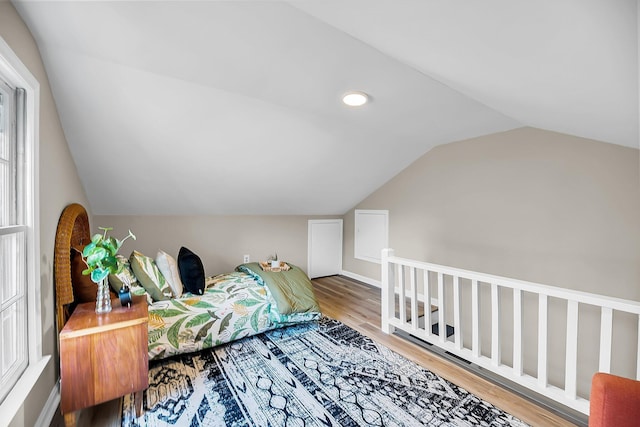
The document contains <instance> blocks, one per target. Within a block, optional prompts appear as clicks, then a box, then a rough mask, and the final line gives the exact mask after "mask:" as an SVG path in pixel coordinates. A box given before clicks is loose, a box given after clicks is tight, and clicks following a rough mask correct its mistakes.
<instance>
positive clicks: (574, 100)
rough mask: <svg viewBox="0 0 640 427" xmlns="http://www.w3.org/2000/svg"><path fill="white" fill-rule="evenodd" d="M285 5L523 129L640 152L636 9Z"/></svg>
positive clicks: (350, 2)
mask: <svg viewBox="0 0 640 427" xmlns="http://www.w3.org/2000/svg"><path fill="white" fill-rule="evenodd" d="M292 4H293V5H295V6H296V7H297V8H299V9H300V10H304V11H306V12H307V13H309V14H311V15H313V16H315V17H316V18H318V19H319V20H321V21H323V22H326V23H328V24H330V25H333V26H334V27H336V28H339V29H341V30H342V31H344V32H346V33H348V34H350V35H352V36H354V37H356V38H358V39H359V40H362V41H363V42H365V43H367V44H369V45H370V46H373V47H375V48H376V49H379V50H380V51H381V52H384V53H386V54H387V55H389V56H390V57H393V58H396V59H398V60H399V61H401V62H403V63H405V64H408V65H411V66H412V67H414V68H416V69H417V70H420V71H422V72H423V73H425V74H427V75H429V76H431V77H433V78H436V79H437V80H439V81H441V82H443V83H445V84H446V85H448V86H449V87H451V88H454V89H456V90H458V91H460V92H461V93H464V94H465V95H467V96H469V97H471V98H473V99H476V100H478V101H480V102H482V103H483V104H485V105H487V106H490V107H492V108H494V109H495V110H497V111H500V112H502V113H504V114H506V115H508V116H510V117H513V118H515V119H516V120H518V121H520V122H521V123H524V124H526V125H527V126H534V127H539V128H543V129H549V130H554V131H557V132H562V133H568V134H572V135H577V136H581V137H585V138H590V139H596V140H599V141H604V142H609V143H613V144H619V145H624V146H628V147H635V148H638V147H639V143H638V29H637V20H638V13H637V4H638V3H637V1H636V0H610V1H602V0H562V1H557V0H540V1H530V0H484V1H468V0H467V1H456V2H451V1H438V0H426V1H423V0H400V1H396V0H374V1H368V0H347V1H343V0H326V1H321V2H318V1H308V0H296V1H293V2H292Z"/></svg>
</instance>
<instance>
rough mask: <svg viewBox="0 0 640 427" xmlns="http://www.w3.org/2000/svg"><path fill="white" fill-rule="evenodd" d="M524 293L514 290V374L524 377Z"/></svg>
mask: <svg viewBox="0 0 640 427" xmlns="http://www.w3.org/2000/svg"><path fill="white" fill-rule="evenodd" d="M522 316H523V310H522V291H521V290H520V289H514V290H513V373H514V375H517V376H522V374H523V372H524V368H523V363H522Z"/></svg>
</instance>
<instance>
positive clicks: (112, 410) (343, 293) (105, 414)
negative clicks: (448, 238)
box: [52, 276, 575, 427]
mask: <svg viewBox="0 0 640 427" xmlns="http://www.w3.org/2000/svg"><path fill="white" fill-rule="evenodd" d="M312 282H313V284H314V290H315V293H316V297H317V299H318V302H319V303H320V309H321V310H322V313H323V314H324V315H326V316H328V317H331V318H334V319H337V320H340V321H341V322H343V323H344V324H346V325H348V326H350V327H352V328H353V329H355V330H357V331H359V332H360V333H362V334H364V335H366V336H368V337H369V338H371V339H373V340H375V341H377V342H379V343H381V344H383V345H384V346H386V347H388V348H390V349H392V350H394V351H395V352H397V353H399V354H401V355H403V356H404V357H406V358H407V359H409V360H412V361H414V362H416V363H418V364H419V365H421V366H423V367H425V368H427V369H429V370H430V371H432V372H434V373H436V374H437V375H440V376H441V377H443V378H445V379H447V380H449V381H451V382H453V383H455V384H457V385H458V386H460V387H462V388H464V389H466V390H468V391H469V392H471V393H473V394H475V395H476V396H479V397H480V398H482V399H484V400H486V401H488V402H490V403H492V404H493V405H495V406H497V407H498V408H500V409H502V410H504V411H506V412H508V413H510V414H512V415H514V416H516V417H518V418H520V419H521V420H522V421H524V422H526V423H528V424H530V425H532V426H545V427H553V426H575V425H574V424H572V423H570V422H568V421H566V420H564V419H563V418H560V417H559V416H557V415H555V414H553V413H551V412H549V411H547V410H545V409H543V408H541V407H539V406H537V405H535V404H533V403H531V402H529V401H527V400H525V399H523V398H521V397H519V396H517V395H514V394H513V393H510V392H508V391H506V390H505V389H503V388H501V387H499V386H497V385H494V384H493V383H491V382H488V381H486V380H484V379H482V378H480V377H478V376H476V375H474V374H473V373H470V372H468V371H466V370H464V369H462V368H460V367H458V366H457V365H455V364H453V363H451V362H449V361H447V360H445V359H443V358H441V357H440V356H438V355H436V354H434V353H431V352H430V351H428V350H426V349H424V348H422V347H420V346H419V345H416V344H413V343H411V342H409V341H407V340H405V339H403V338H400V337H398V336H395V335H387V334H385V333H383V332H382V330H381V329H380V289H378V288H375V287H372V286H369V285H366V284H364V283H361V282H358V281H355V280H352V279H349V278H347V277H344V276H331V277H324V278H320V279H314V280H313V281H312ZM119 412H120V405H119V401H113V402H107V403H106V404H103V405H100V406H97V407H95V408H94V410H93V413H92V414H87V415H86V416H84V417H83V418H84V419H85V420H86V421H85V422H84V423H83V422H79V423H78V424H79V425H80V426H83V425H89V426H95V427H109V426H119V425H120V418H119V417H120V413H119ZM61 421H62V420H61V419H60V417H59V416H58V417H56V418H55V419H54V421H53V423H52V426H55V427H57V426H60V425H62V423H61Z"/></svg>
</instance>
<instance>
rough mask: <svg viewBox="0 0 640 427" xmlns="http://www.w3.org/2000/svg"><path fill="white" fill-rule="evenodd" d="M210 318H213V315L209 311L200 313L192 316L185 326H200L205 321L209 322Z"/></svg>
mask: <svg viewBox="0 0 640 427" xmlns="http://www.w3.org/2000/svg"><path fill="white" fill-rule="evenodd" d="M210 320H211V316H209V313H200V314H198V315H196V316H194V317H192V318H191V319H190V320H189V321H188V322H187V324H186V325H185V326H186V327H187V328H191V327H193V326H198V325H202V324H203V323H207V322H208V321H210Z"/></svg>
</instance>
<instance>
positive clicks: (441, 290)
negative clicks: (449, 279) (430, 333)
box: [438, 272, 447, 342]
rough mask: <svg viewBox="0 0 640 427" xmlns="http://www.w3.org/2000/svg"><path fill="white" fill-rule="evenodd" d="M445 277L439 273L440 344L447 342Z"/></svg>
mask: <svg viewBox="0 0 640 427" xmlns="http://www.w3.org/2000/svg"><path fill="white" fill-rule="evenodd" d="M444 307H445V304H444V275H443V274H442V273H440V272H438V332H439V335H440V342H445V341H446V340H447V325H446V324H445V320H444Z"/></svg>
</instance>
